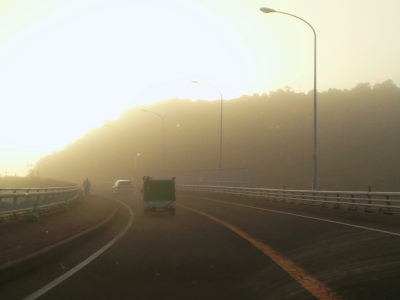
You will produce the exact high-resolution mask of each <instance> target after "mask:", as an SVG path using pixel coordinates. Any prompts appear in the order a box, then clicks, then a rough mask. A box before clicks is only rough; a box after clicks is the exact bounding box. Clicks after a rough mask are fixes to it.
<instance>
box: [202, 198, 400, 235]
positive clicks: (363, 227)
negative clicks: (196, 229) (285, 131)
mask: <svg viewBox="0 0 400 300" xmlns="http://www.w3.org/2000/svg"><path fill="white" fill-rule="evenodd" d="M201 199H205V200H207V201H214V202H219V203H223V204H228V205H234V206H241V207H246V208H252V209H257V210H263V211H268V212H273V213H277V214H283V215H289V216H296V217H301V218H307V219H311V220H317V221H323V222H328V223H334V224H340V225H344V226H350V227H354V228H358V229H364V230H369V231H375V232H379V233H386V234H390V235H394V236H400V233H398V232H393V231H387V230H382V229H377V228H372V227H367V226H361V225H355V224H350V223H344V222H338V221H333V220H330V219H322V218H316V217H310V216H305V215H300V214H294V213H289V212H285V211H281V210H275V209H267V208H262V207H258V206H251V205H246V204H239V203H232V202H226V201H221V200H216V199H212V198H208V197H201Z"/></svg>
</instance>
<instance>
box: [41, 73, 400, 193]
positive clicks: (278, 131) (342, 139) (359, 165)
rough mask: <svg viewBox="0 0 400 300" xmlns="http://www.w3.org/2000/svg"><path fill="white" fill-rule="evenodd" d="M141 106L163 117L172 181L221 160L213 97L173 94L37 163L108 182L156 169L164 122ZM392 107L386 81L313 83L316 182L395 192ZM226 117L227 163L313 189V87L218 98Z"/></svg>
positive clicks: (399, 187) (396, 121)
mask: <svg viewBox="0 0 400 300" xmlns="http://www.w3.org/2000/svg"><path fill="white" fill-rule="evenodd" d="M216 98H217V95H216ZM110 105H111V104H110ZM143 108H146V109H148V110H151V111H154V112H157V113H158V114H160V115H162V116H163V117H164V118H165V138H166V139H165V166H164V169H165V170H167V172H168V176H170V175H171V176H176V177H177V181H178V182H179V181H181V179H182V178H184V177H185V176H186V175H185V174H188V173H190V172H192V173H195V172H199V171H202V170H210V169H215V168H217V167H218V150H219V128H220V123H219V122H220V101H219V100H215V101H202V100H197V101H190V100H185V99H171V100H167V101H160V102H158V103H155V104H151V105H146V106H135V107H131V108H129V109H127V110H126V111H125V112H124V113H123V114H122V115H121V117H120V118H119V119H118V120H115V121H109V122H107V123H105V124H104V126H102V127H100V128H97V129H94V130H92V131H90V132H88V133H87V134H86V135H85V136H83V137H82V138H81V139H79V140H77V141H76V142H75V143H73V144H71V145H70V146H68V147H66V148H65V149H64V150H62V151H59V152H57V153H54V154H52V155H50V156H48V157H45V158H43V159H42V160H41V161H40V162H39V163H38V164H37V165H36V170H35V171H37V172H39V173H40V174H41V175H42V176H46V177H49V178H59V179H62V180H67V181H72V182H82V181H83V180H84V179H85V178H86V177H89V179H90V180H91V181H92V182H94V183H95V184H97V183H101V184H103V183H107V184H108V185H109V186H111V185H112V183H113V182H114V181H115V180H116V179H132V178H135V179H136V180H140V179H141V178H142V177H143V175H150V176H154V177H157V176H160V172H159V170H160V169H161V168H160V162H161V161H162V151H161V149H162V143H161V137H162V133H161V122H160V120H159V119H158V118H157V117H156V116H154V115H153V114H149V113H144V112H143V111H142V109H143ZM399 115H400V88H399V87H397V86H396V85H395V84H394V83H393V82H392V81H390V80H388V81H385V82H382V83H379V84H375V85H371V84H369V83H360V84H358V85H357V86H355V87H354V88H352V89H345V90H339V89H329V90H327V91H324V92H320V93H319V98H318V158H319V187H320V189H329V190H337V189H345V190H347V189H349V190H367V189H368V188H369V186H371V188H372V190H373V191H379V190H381V191H382V190H383V191H400V176H399V175H398V173H399V171H398V168H399V166H400V155H399V153H400V140H399V132H400V118H399ZM223 116H224V120H223V149H222V152H223V155H222V157H223V159H222V167H223V168H224V169H231V168H246V169H247V170H248V176H249V179H250V185H251V186H262V187H269V188H283V187H285V188H293V189H308V188H310V184H311V149H312V91H311V92H309V93H299V92H295V91H293V90H292V89H290V88H284V89H280V90H277V91H273V92H270V93H268V94H261V95H259V94H254V95H251V96H241V97H240V98H237V99H231V100H225V101H224V114H223ZM197 178H200V175H199V176H197ZM181 182H182V181H181Z"/></svg>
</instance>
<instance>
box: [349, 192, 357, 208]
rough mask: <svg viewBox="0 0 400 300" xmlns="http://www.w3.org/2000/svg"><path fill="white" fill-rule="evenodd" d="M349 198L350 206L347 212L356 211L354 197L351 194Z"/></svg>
mask: <svg viewBox="0 0 400 300" xmlns="http://www.w3.org/2000/svg"><path fill="white" fill-rule="evenodd" d="M350 197H351V203H352V204H350V205H349V209H348V210H357V208H358V206H357V205H356V202H355V200H354V195H353V194H351V195H350Z"/></svg>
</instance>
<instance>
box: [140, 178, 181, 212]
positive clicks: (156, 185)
mask: <svg viewBox="0 0 400 300" xmlns="http://www.w3.org/2000/svg"><path fill="white" fill-rule="evenodd" d="M175 205H176V200H175V177H173V178H171V179H153V178H151V177H150V176H145V177H143V210H144V213H145V214H146V213H148V212H168V213H170V214H171V215H175Z"/></svg>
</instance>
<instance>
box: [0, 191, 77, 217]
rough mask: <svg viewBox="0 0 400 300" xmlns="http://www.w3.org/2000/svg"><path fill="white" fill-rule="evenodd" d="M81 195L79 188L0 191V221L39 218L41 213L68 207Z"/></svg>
mask: <svg viewBox="0 0 400 300" xmlns="http://www.w3.org/2000/svg"><path fill="white" fill-rule="evenodd" d="M81 193H82V190H81V188H80V187H79V186H68V187H46V188H20V189H14V188H12V189H0V221H1V220H3V219H8V218H18V217H19V216H27V215H32V216H38V215H39V212H40V211H45V210H51V209H53V208H54V207H56V206H60V205H67V204H68V203H69V202H70V201H73V200H75V199H77V198H78V197H79V196H80V195H81Z"/></svg>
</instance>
